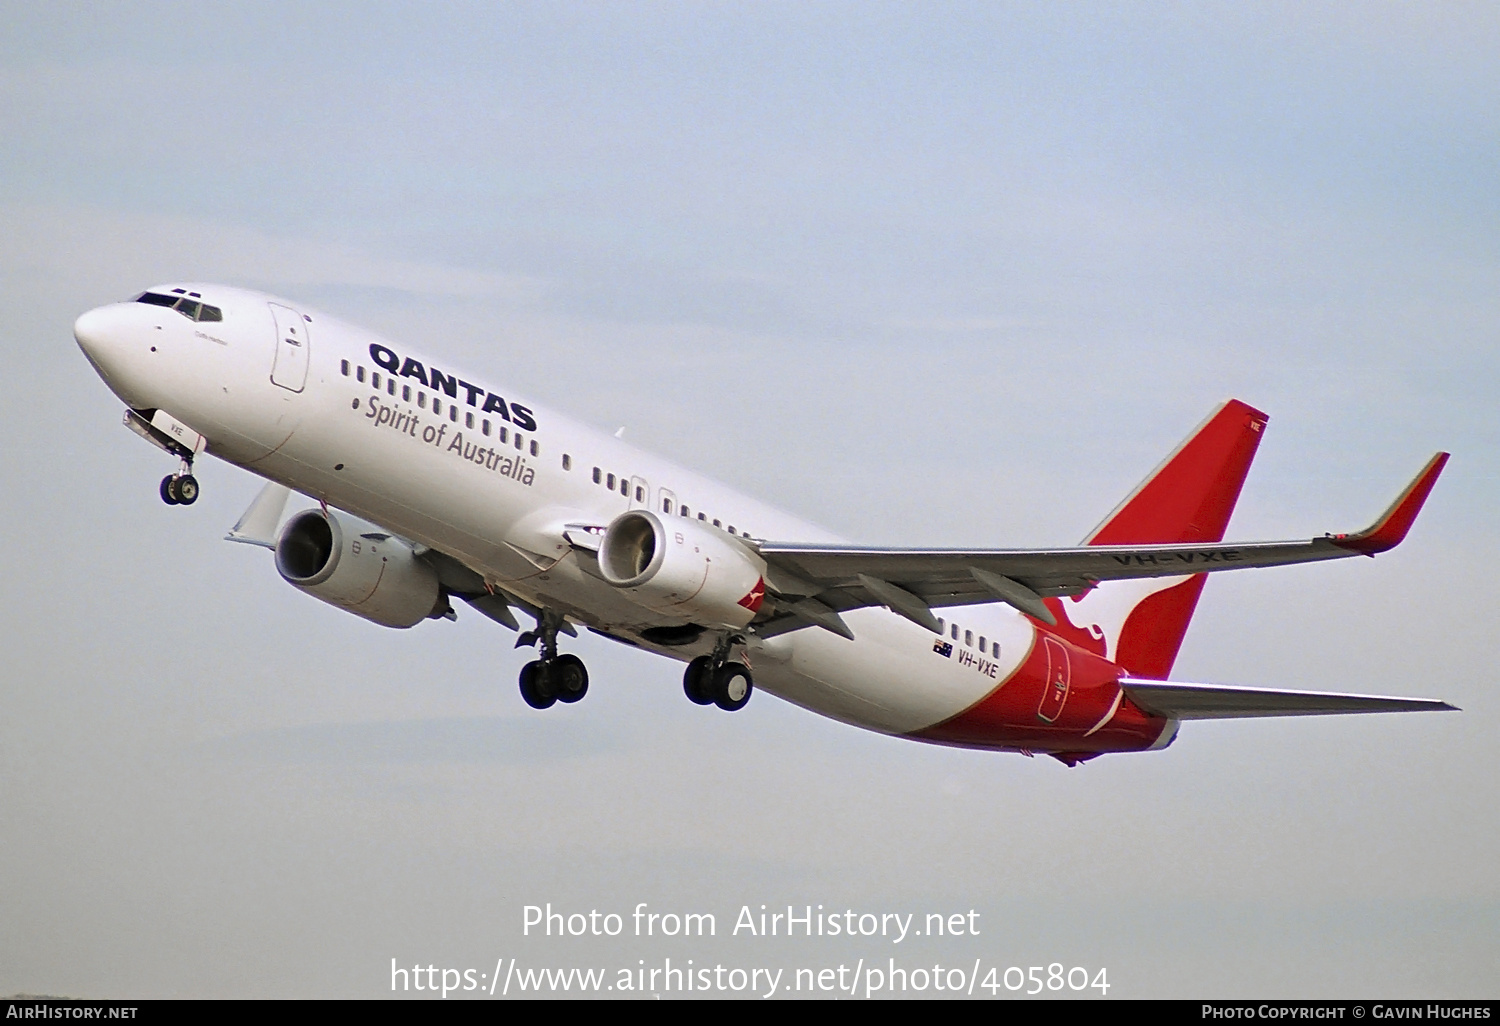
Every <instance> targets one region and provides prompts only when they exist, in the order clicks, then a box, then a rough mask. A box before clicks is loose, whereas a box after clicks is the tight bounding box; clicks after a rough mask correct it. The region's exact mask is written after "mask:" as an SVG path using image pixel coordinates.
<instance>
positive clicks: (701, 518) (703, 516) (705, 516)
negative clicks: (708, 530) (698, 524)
mask: <svg viewBox="0 0 1500 1026" xmlns="http://www.w3.org/2000/svg"><path fill="white" fill-rule="evenodd" d="M698 519H699V520H707V519H708V516H707V514H704V513H699V514H698Z"/></svg>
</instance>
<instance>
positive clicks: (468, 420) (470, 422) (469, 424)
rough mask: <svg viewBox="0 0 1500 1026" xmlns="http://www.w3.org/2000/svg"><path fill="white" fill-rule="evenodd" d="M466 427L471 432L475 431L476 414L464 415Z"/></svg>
mask: <svg viewBox="0 0 1500 1026" xmlns="http://www.w3.org/2000/svg"><path fill="white" fill-rule="evenodd" d="M464 427H466V428H468V429H469V430H471V431H472V430H473V429H474V414H472V413H465V414H464Z"/></svg>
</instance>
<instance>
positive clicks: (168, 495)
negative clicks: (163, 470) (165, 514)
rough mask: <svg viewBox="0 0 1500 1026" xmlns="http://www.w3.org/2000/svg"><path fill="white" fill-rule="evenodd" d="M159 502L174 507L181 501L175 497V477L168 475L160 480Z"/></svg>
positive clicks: (174, 475)
mask: <svg viewBox="0 0 1500 1026" xmlns="http://www.w3.org/2000/svg"><path fill="white" fill-rule="evenodd" d="M161 501H162V502H165V503H166V504H167V505H168V506H175V505H177V504H178V503H179V502H181V501H182V500H181V499H179V498H178V497H177V475H176V474H168V475H167V476H166V477H164V478H162V479H161Z"/></svg>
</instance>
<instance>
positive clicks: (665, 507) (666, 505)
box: [661, 499, 672, 513]
mask: <svg viewBox="0 0 1500 1026" xmlns="http://www.w3.org/2000/svg"><path fill="white" fill-rule="evenodd" d="M661 511H662V512H663V513H670V512H672V500H671V499H663V500H661Z"/></svg>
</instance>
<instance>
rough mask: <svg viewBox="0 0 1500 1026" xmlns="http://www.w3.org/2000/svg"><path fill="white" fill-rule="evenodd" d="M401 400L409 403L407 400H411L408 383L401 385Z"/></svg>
mask: <svg viewBox="0 0 1500 1026" xmlns="http://www.w3.org/2000/svg"><path fill="white" fill-rule="evenodd" d="M401 401H402V402H403V403H409V402H411V386H410V385H402V386H401Z"/></svg>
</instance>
